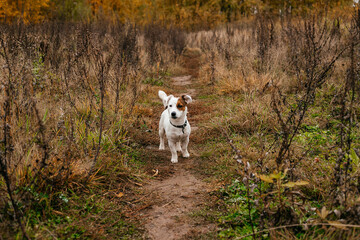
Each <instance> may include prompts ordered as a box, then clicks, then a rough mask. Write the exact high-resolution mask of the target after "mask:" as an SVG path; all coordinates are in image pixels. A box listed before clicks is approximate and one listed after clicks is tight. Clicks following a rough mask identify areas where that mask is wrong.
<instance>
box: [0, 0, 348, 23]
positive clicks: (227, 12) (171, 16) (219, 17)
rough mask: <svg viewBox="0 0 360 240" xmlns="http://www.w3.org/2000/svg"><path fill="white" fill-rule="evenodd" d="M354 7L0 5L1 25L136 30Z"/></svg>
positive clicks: (172, 0) (28, 1) (202, 1)
mask: <svg viewBox="0 0 360 240" xmlns="http://www.w3.org/2000/svg"><path fill="white" fill-rule="evenodd" d="M352 5H353V1H352V0H322V1H315V0H305V1H297V0H287V1H285V0H276V1H269V0H246V1H238V0H16V1H14V0H3V1H0V20H1V21H2V22H13V21H23V22H25V23H38V22H40V21H44V20H62V21H79V20H81V21H94V20H97V19H100V18H101V19H104V18H106V19H107V20H111V21H114V22H115V21H116V22H122V23H124V22H133V23H136V24H139V25H144V24H148V23H154V22H157V23H162V24H166V25H177V26H181V27H186V28H193V27H195V26H203V27H212V26H215V25H217V24H218V23H222V22H230V21H234V20H239V19H241V18H243V17H249V16H253V15H256V14H257V13H258V12H265V13H269V14H271V15H277V16H281V17H284V16H289V15H306V14H308V13H309V12H313V11H326V12H328V13H329V14H333V15H337V16H339V15H344V14H349V12H351V11H349V8H351V7H352Z"/></svg>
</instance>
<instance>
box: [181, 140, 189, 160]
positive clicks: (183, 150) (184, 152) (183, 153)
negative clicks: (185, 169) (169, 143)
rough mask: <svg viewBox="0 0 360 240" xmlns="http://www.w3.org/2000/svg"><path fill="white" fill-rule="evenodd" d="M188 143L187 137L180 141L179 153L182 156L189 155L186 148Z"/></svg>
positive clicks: (186, 156)
mask: <svg viewBox="0 0 360 240" xmlns="http://www.w3.org/2000/svg"><path fill="white" fill-rule="evenodd" d="M188 144H189V137H187V138H185V139H184V140H182V141H181V153H182V156H183V157H184V158H188V157H190V154H189V152H188V150H187V147H188Z"/></svg>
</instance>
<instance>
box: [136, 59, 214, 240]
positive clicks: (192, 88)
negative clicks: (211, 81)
mask: <svg viewBox="0 0 360 240" xmlns="http://www.w3.org/2000/svg"><path fill="white" fill-rule="evenodd" d="M183 62H184V64H183V66H184V67H185V69H187V72H188V74H187V75H184V76H178V77H173V78H172V79H171V89H172V92H171V94H174V95H176V96H181V95H182V94H188V95H190V96H191V97H192V98H193V103H191V104H190V105H189V106H188V111H189V113H188V119H189V122H190V124H191V128H192V133H191V136H190V143H189V152H190V158H183V157H181V154H179V163H177V164H172V163H171V162H170V157H171V153H170V151H169V148H168V146H167V144H165V145H166V150H165V151H159V150H158V145H155V144H156V143H155V141H158V139H156V140H155V141H154V139H153V140H152V141H151V142H152V143H151V144H150V145H148V146H147V147H146V149H147V151H151V152H149V155H148V154H147V156H146V157H147V158H148V159H149V161H152V165H151V167H153V168H156V172H157V173H156V175H157V176H156V177H155V179H153V180H151V181H150V182H149V184H146V185H144V186H143V191H144V196H146V198H147V200H146V202H147V203H148V205H149V206H148V207H146V208H145V209H143V210H142V211H141V212H140V214H139V216H140V217H141V221H142V222H143V223H144V226H145V229H146V233H145V236H144V237H145V238H147V239H156V240H158V239H159V240H162V239H164V240H165V239H166V240H170V239H194V238H196V239H207V238H210V237H209V235H206V234H207V233H211V232H214V231H215V228H216V227H215V226H214V224H211V223H207V222H204V221H203V220H198V219H197V220H195V218H194V217H192V214H193V213H194V212H196V211H198V210H200V209H201V208H202V207H204V204H206V202H207V200H208V198H209V191H210V189H211V187H210V186H208V184H207V183H205V182H204V181H202V180H201V177H199V174H197V172H196V169H197V167H198V164H197V162H198V161H200V158H199V155H198V154H197V152H196V144H197V143H196V142H199V139H201V136H200V135H199V134H200V132H201V129H199V126H198V124H199V123H200V122H201V121H202V119H203V118H202V114H205V112H204V111H203V108H204V107H203V105H202V103H201V100H197V99H196V95H197V94H198V91H199V90H200V85H199V83H198V82H197V81H196V76H197V75H198V70H199V66H200V57H199V56H197V57H191V56H183ZM159 117H160V115H159ZM153 134H154V135H155V134H157V131H154V132H153ZM157 138H158V137H157ZM149 171H150V169H149ZM152 171H154V170H152ZM206 236H208V237H206Z"/></svg>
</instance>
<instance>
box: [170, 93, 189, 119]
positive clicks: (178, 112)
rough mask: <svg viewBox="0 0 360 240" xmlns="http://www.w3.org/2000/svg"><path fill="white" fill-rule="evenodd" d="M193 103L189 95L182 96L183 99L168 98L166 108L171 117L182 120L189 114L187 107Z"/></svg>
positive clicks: (171, 96)
mask: <svg viewBox="0 0 360 240" xmlns="http://www.w3.org/2000/svg"><path fill="white" fill-rule="evenodd" d="M191 102H192V98H191V97H190V96H189V95H182V96H181V97H174V96H173V95H170V96H168V98H167V102H166V108H167V110H168V113H169V116H170V117H171V118H173V119H177V118H180V117H182V116H184V115H186V113H187V105H188V104H189V103H191Z"/></svg>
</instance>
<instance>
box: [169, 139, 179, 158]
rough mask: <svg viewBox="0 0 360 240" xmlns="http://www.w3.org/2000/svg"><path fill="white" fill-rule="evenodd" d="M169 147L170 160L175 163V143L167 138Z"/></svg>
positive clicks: (176, 156)
mask: <svg viewBox="0 0 360 240" xmlns="http://www.w3.org/2000/svg"><path fill="white" fill-rule="evenodd" d="M169 148H170V151H171V162H172V163H177V162H178V155H177V152H176V143H175V142H173V141H171V140H169Z"/></svg>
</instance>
